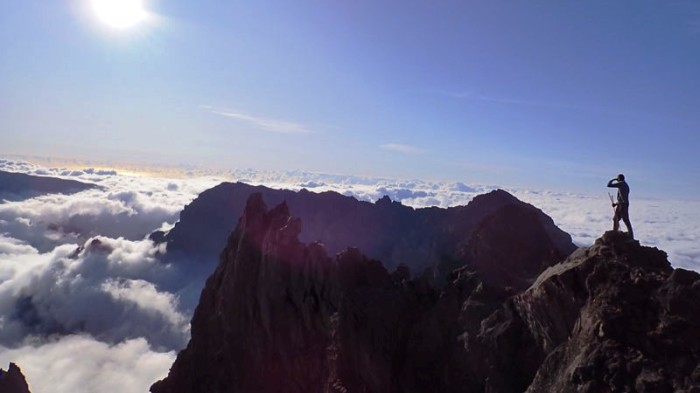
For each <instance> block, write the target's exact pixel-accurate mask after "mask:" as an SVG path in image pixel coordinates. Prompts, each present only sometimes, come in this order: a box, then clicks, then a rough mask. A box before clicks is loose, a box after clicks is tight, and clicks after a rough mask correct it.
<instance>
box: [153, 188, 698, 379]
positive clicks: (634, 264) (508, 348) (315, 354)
mask: <svg viewBox="0 0 700 393" xmlns="http://www.w3.org/2000/svg"><path fill="white" fill-rule="evenodd" d="M225 187H241V186H236V185H225ZM210 191H211V190H210ZM308 194H310V193H305V192H300V193H298V194H296V195H302V196H298V198H302V197H305V198H313V197H310V196H309V195H308ZM290 195H291V194H290ZM318 195H319V198H320V201H319V202H318V204H316V205H315V206H307V207H306V208H305V210H304V209H301V210H302V211H303V212H305V214H307V215H309V214H310V212H315V213H316V215H313V214H312V215H310V217H311V220H310V221H311V223H312V224H311V230H308V228H307V226H306V222H305V221H304V219H303V218H302V219H299V218H297V217H293V216H292V214H291V213H294V210H293V209H290V206H291V205H292V202H291V201H293V200H294V199H293V198H290V200H288V201H287V202H282V203H280V204H276V203H277V202H278V200H277V201H275V202H274V203H275V204H276V206H275V207H274V208H272V209H268V207H267V204H266V203H265V201H266V199H265V194H264V193H254V194H252V195H251V196H250V197H249V198H248V199H247V203H246V205H245V208H244V209H243V212H242V216H241V218H240V220H239V221H238V225H237V226H236V227H235V229H234V230H233V232H232V233H231V234H230V236H229V238H228V240H227V241H226V245H225V248H224V250H223V252H222V253H221V255H220V262H219V265H218V266H217V268H216V271H215V272H214V273H213V274H212V275H211V277H210V278H209V279H208V280H207V283H206V286H205V288H204V290H203V291H202V294H201V298H200V302H199V305H198V306H197V309H196V310H195V313H194V317H193V319H192V338H191V340H190V342H189V344H188V346H187V348H186V349H184V350H183V351H182V352H180V353H179V355H178V357H177V359H176V361H175V363H174V364H173V366H172V368H171V370H170V373H169V375H168V376H167V378H165V379H163V380H161V381H159V382H157V383H155V384H154V385H153V386H152V387H151V392H153V393H194V392H212V393H224V392H270V393H272V392H289V393H292V392H299V393H301V392H305V393H307V392H323V393H341V392H345V393H348V392H349V393H353V392H531V393H534V392H627V391H630V392H632V391H637V392H696V391H698V390H697V389H700V366H698V364H699V361H700V334H698V332H699V331H700V330H699V329H700V275H698V274H696V273H694V272H690V271H686V270H682V269H675V270H674V269H672V268H671V266H670V264H669V263H668V261H667V259H666V255H665V253H664V252H662V251H660V250H657V249H655V248H648V247H643V246H641V245H639V243H637V242H630V241H629V240H628V239H627V238H626V236H625V235H624V234H621V233H616V232H610V233H606V234H605V235H604V236H603V237H601V238H600V239H598V240H597V241H596V244H595V245H594V246H592V247H590V248H586V249H579V250H577V251H575V252H573V253H572V251H573V250H574V249H575V247H574V246H573V244H571V241H570V238H569V237H568V235H566V234H564V233H563V232H561V231H560V230H559V229H557V228H556V227H555V226H554V225H553V223H552V221H551V219H549V218H548V217H546V216H545V215H544V214H543V213H542V212H541V211H539V210H537V209H536V208H534V207H532V206H530V205H527V204H524V203H522V202H520V201H518V200H517V199H515V198H514V197H512V196H511V195H509V194H507V193H505V192H503V191H494V192H492V193H489V194H486V195H482V196H479V197H477V198H475V199H474V200H473V201H472V202H471V203H470V204H469V205H467V206H464V207H460V208H453V209H419V210H413V209H410V208H406V207H403V206H400V205H398V204H395V203H391V202H389V201H386V200H380V201H379V202H378V203H376V204H375V205H372V204H365V203H363V202H357V201H355V202H354V203H355V204H356V205H357V206H356V207H354V208H348V207H347V206H350V205H351V201H348V200H346V199H344V198H345V197H342V196H339V195H337V194H318ZM325 198H327V199H329V200H335V201H342V202H343V203H347V206H346V205H339V207H337V208H336V209H331V210H332V211H331V213H333V215H331V216H330V217H333V218H334V219H330V218H329V219H328V220H325V219H324V217H323V214H322V213H320V212H323V211H324V210H322V207H321V206H324V203H327V204H328V205H329V206H332V202H328V201H325V200H324V199H325ZM321 200H322V201H321ZM195 204H196V201H195V202H194V203H193V204H192V205H190V206H189V207H188V209H190V210H189V213H187V214H191V213H192V211H193V210H192V209H193V206H194V205H195ZM344 206H345V207H344ZM372 206H374V207H372ZM329 209H330V207H329ZM186 210H187V209H186ZM375 210H376V211H375ZM368 212H372V213H368ZM380 213H381V214H380ZM187 214H185V213H184V212H183V221H181V223H184V222H185V221H186V219H187V220H193V217H189V218H187V217H186V216H187ZM295 214H296V213H295ZM372 214H377V215H372ZM369 215H372V216H371V217H372V219H371V220H370V218H368V216H369ZM340 217H345V218H347V220H348V221H349V222H348V225H347V227H345V228H344V229H343V225H342V221H341V219H340ZM360 217H362V219H360ZM378 217H383V218H384V220H385V221H372V220H374V219H375V218H378ZM364 220H367V221H364ZM386 221H389V222H386ZM324 222H333V223H335V225H330V224H328V223H327V224H326V225H328V228H337V229H334V230H335V232H333V233H334V236H335V234H339V233H345V234H346V235H345V236H346V237H345V238H342V239H343V241H342V242H344V243H346V247H344V248H342V249H341V250H340V251H339V252H338V253H337V254H336V253H335V250H334V248H333V247H329V246H328V245H327V244H326V242H328V240H324V241H323V243H320V242H315V241H312V242H306V241H302V240H300V239H304V236H303V234H304V231H305V230H308V231H307V232H306V236H307V239H308V238H309V236H310V237H311V238H314V237H316V238H319V237H320V236H323V235H325V233H324V232H323V231H322V230H320V229H319V228H322V225H323V223H324ZM362 223H364V225H362ZM438 223H439V224H438ZM182 225H184V224H182ZM409 225H411V226H413V227H408V226H409ZM421 225H422V226H421ZM440 225H444V227H440ZM181 228H182V227H181ZM313 228H316V229H313ZM363 228H367V231H368V232H362V229H363ZM379 228H381V230H380V229H379ZM175 229H177V227H176V228H175ZM175 229H174V230H173V231H175ZM391 229H395V230H396V232H390V233H384V232H382V231H384V230H391ZM329 230H330V229H329ZM352 230H358V231H360V232H359V233H354V232H352ZM315 231H318V232H315ZM343 231H344V232H343ZM421 234H423V236H421ZM177 236H180V235H178V234H177V233H176V232H175V233H173V234H171V235H170V241H171V243H169V246H170V245H171V244H175V239H177ZM372 236H380V239H381V240H383V241H387V240H388V241H390V242H389V243H383V242H382V241H380V240H374V241H373V240H372ZM321 238H322V237H321ZM322 239H323V238H322ZM333 239H336V241H339V240H337V238H333ZM349 240H353V241H355V243H352V242H349ZM567 240H568V242H567ZM361 241H364V242H365V243H361ZM331 244H339V243H332V242H331ZM382 244H385V248H381V247H380V246H381V245H382ZM348 245H349V246H351V247H347V246H348ZM358 245H360V246H358ZM353 246H355V247H353ZM362 246H365V247H368V248H369V249H370V250H371V251H372V253H374V255H371V254H369V255H368V253H367V252H366V251H365V250H364V249H363V248H362ZM340 247H342V246H340ZM340 247H339V248H340ZM373 247H374V248H373ZM402 247H404V249H403V250H408V251H405V252H404V251H403V250H402ZM426 249H427V251H426ZM329 250H333V251H332V252H329ZM377 253H379V256H382V255H383V256H386V257H387V258H389V260H390V262H389V263H386V262H385V261H381V260H380V259H379V258H378V254H377ZM416 253H417V254H416ZM567 256H568V258H567ZM404 258H406V259H407V260H408V261H409V262H410V265H411V266H412V267H413V269H415V268H416V267H424V268H425V273H424V274H423V273H421V274H416V275H414V276H413V277H412V276H411V269H410V268H409V264H408V263H405V262H404ZM421 258H426V260H427V261H426V260H421ZM382 262H384V263H382ZM414 271H416V270H414ZM418 272H420V270H418ZM436 272H438V273H439V272H442V273H440V274H442V275H443V279H442V280H438V279H436V277H437V276H440V274H436Z"/></svg>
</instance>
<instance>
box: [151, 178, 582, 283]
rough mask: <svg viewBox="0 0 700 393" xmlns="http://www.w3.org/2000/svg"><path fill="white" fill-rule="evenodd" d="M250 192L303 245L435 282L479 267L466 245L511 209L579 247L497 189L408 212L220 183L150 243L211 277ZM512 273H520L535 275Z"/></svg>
mask: <svg viewBox="0 0 700 393" xmlns="http://www.w3.org/2000/svg"><path fill="white" fill-rule="evenodd" d="M252 193H260V194H261V195H262V197H263V199H264V200H265V201H266V202H267V203H268V204H269V205H270V206H275V205H278V204H280V203H282V202H285V203H286V204H287V206H288V207H289V209H290V210H291V211H293V212H294V214H295V215H296V216H297V217H299V218H300V219H301V220H302V222H303V223H304V225H303V227H302V229H301V232H300V234H299V238H300V240H301V241H302V242H305V243H311V242H320V243H323V245H324V247H325V249H326V251H327V252H328V253H329V254H330V255H335V254H336V253H338V252H340V251H342V250H344V249H345V248H347V247H356V248H358V249H360V250H362V252H363V253H364V254H365V255H367V256H368V257H370V258H374V259H377V260H379V261H381V262H382V263H383V264H384V265H385V266H386V267H387V268H388V269H390V270H393V269H395V268H396V267H397V266H398V265H399V264H404V265H406V266H407V267H408V268H409V270H410V271H411V272H412V273H413V274H422V273H423V271H424V270H425V269H426V268H433V269H435V271H434V272H433V273H434V274H435V276H436V277H437V278H438V279H444V275H445V274H446V273H448V272H449V271H450V270H452V269H453V268H454V267H455V266H454V265H455V264H454V263H453V262H454V261H457V260H461V259H463V258H464V257H465V256H468V257H470V258H473V259H475V260H476V262H475V263H480V262H478V261H479V260H480V259H483V258H482V254H479V253H478V251H481V250H478V251H477V250H475V249H472V250H464V247H465V246H466V243H467V241H468V240H469V239H470V238H471V236H472V234H473V232H474V231H475V230H476V228H477V225H478V224H479V223H480V222H481V221H482V220H483V219H484V218H485V217H488V216H492V215H493V214H496V216H493V218H492V221H493V223H494V224H497V223H498V221H499V220H502V219H503V217H506V216H508V215H509V214H510V213H509V209H510V210H512V211H515V210H517V211H518V212H519V213H518V214H520V216H521V217H519V218H521V220H520V221H518V222H519V223H521V224H522V225H524V226H526V227H530V226H531V225H535V226H536V227H537V228H540V229H541V230H540V232H538V233H532V236H544V237H548V238H549V241H550V242H551V243H552V244H553V245H554V246H555V248H556V249H557V251H558V253H560V254H564V255H568V254H569V253H571V252H572V251H573V250H574V249H575V248H576V247H575V246H574V244H573V243H572V242H571V236H569V235H568V234H567V233H565V232H563V231H561V230H560V229H559V228H557V227H556V225H554V222H553V221H552V219H551V218H549V217H548V216H547V215H545V214H544V213H542V212H541V211H540V210H539V209H537V208H535V207H534V206H532V205H529V204H526V203H524V202H521V201H519V200H518V199H517V198H515V197H514V196H512V195H510V194H509V193H507V192H505V191H502V190H497V191H492V192H490V193H488V194H484V195H479V196H477V197H475V198H474V199H473V200H472V201H471V202H470V203H469V204H468V205H466V206H458V207H452V208H448V209H441V208H436V207H433V208H424V209H413V208H411V207H407V206H403V205H402V204H400V203H398V202H392V201H391V200H390V199H389V198H388V197H384V198H382V199H380V200H378V201H377V202H376V203H369V202H362V201H358V200H357V199H355V198H353V197H348V196H344V195H341V194H338V193H336V192H323V193H313V192H309V191H307V190H301V191H299V192H295V191H290V190H275V189H270V188H267V187H263V186H251V185H247V184H244V183H222V184H220V185H218V186H216V187H214V188H211V189H209V190H207V191H204V192H203V193H202V194H200V195H199V197H198V198H197V199H195V200H194V201H192V203H190V204H189V205H187V206H186V207H185V208H184V210H183V211H182V212H181V214H180V221H179V222H178V223H176V225H175V227H174V228H173V229H172V230H171V231H170V232H168V233H167V234H163V233H156V234H154V235H153V236H152V238H153V239H154V240H156V241H165V242H167V244H168V254H169V255H170V256H171V257H173V258H176V257H181V258H184V259H187V260H190V261H197V262H194V263H200V264H205V266H206V265H210V266H211V270H208V271H212V270H214V267H215V266H216V262H217V261H218V256H219V254H220V252H221V250H222V249H223V248H224V247H225V246H226V239H227V237H228V236H229V234H230V233H231V231H233V230H234V228H235V226H236V222H237V220H238V217H240V216H241V214H242V213H243V210H244V208H245V204H246V201H247V199H248V197H249V196H250V195H251V194H252ZM484 230H487V229H484ZM487 252H491V253H494V252H497V251H496V250H488V251H487ZM451 261H452V262H451ZM460 263H461V262H459V263H458V265H459V264H460ZM483 265H484V268H485V269H486V268H488V266H487V264H483ZM515 270H516V271H515V272H516V273H517V274H523V275H531V274H532V272H522V271H517V269H515Z"/></svg>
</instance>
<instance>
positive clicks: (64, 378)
mask: <svg viewBox="0 0 700 393" xmlns="http://www.w3.org/2000/svg"><path fill="white" fill-rule="evenodd" d="M174 361H175V352H174V351H170V352H156V351H154V350H153V349H152V348H151V347H150V346H149V345H148V343H147V342H146V340H144V339H142V338H136V339H131V340H126V341H124V342H121V343H118V344H114V345H110V344H107V343H104V342H100V341H98V340H95V339H94V338H92V337H90V336H85V335H69V336H64V337H60V338H58V339H57V340H53V341H49V342H42V343H36V344H30V345H26V346H23V347H21V348H17V349H9V348H5V347H0V364H7V363H9V362H15V363H17V364H18V365H19V366H20V368H21V369H22V373H23V374H24V375H25V376H26V378H27V383H28V384H29V388H30V389H31V391H32V392H33V393H94V392H147V391H148V388H149V387H150V386H151V385H152V384H153V382H155V381H157V380H159V379H162V378H164V377H165V376H166V375H167V373H168V369H169V368H170V366H171V365H172V363H173V362H174Z"/></svg>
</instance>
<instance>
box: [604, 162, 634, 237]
mask: <svg viewBox="0 0 700 393" xmlns="http://www.w3.org/2000/svg"><path fill="white" fill-rule="evenodd" d="M608 187H611V188H617V202H613V204H612V205H613V207H614V208H615V215H614V216H613V231H617V230H618V229H619V228H620V220H622V221H623V222H624V223H625V226H626V227H627V232H628V233H629V235H630V238H632V239H634V232H633V231H632V224H631V223H630V213H629V208H630V199H629V197H630V186H629V185H628V184H627V182H626V181H625V175H623V174H622V173H620V174H619V175H617V177H616V178H614V179H611V180H610V181H609V182H608Z"/></svg>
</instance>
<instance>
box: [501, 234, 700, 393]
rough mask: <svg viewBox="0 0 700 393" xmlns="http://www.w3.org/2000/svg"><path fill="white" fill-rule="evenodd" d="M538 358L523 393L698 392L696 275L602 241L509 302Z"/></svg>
mask: <svg viewBox="0 0 700 393" xmlns="http://www.w3.org/2000/svg"><path fill="white" fill-rule="evenodd" d="M511 304H512V307H513V308H514V309H515V310H517V314H518V315H519V316H520V318H522V319H523V320H524V321H525V323H526V324H527V325H528V327H529V331H530V336H531V337H532V339H533V340H534V341H535V342H536V343H537V346H538V347H539V348H541V349H542V350H543V353H544V354H546V357H545V359H544V361H543V362H542V364H541V365H540V367H539V370H538V372H537V374H536V376H535V378H534V381H533V382H532V383H531V385H530V386H529V388H528V390H527V391H528V392H532V393H534V392H543V391H567V392H700V275H699V274H697V273H695V272H691V271H688V270H683V269H675V270H674V269H673V268H671V266H670V264H669V263H668V260H667V259H666V254H665V253H664V252H663V251H660V250H658V249H656V248H648V247H642V246H640V245H639V243H637V242H636V241H630V240H629V239H628V238H627V236H626V235H625V234H623V233H620V232H607V233H606V234H605V235H604V236H603V237H602V238H600V239H598V240H597V241H596V243H595V245H594V246H592V247H591V248H589V249H585V250H583V249H582V250H579V251H577V252H576V253H575V254H574V255H572V256H571V257H569V258H568V259H567V261H566V262H565V263H563V264H561V265H557V266H554V267H551V268H549V269H548V270H547V271H545V272H544V273H543V274H542V275H541V276H540V278H539V279H538V280H537V282H536V283H535V284H533V286H532V287H531V288H530V289H529V290H528V291H527V292H525V293H524V294H522V295H520V296H518V297H516V298H514V299H513V301H512V302H511Z"/></svg>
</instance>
